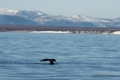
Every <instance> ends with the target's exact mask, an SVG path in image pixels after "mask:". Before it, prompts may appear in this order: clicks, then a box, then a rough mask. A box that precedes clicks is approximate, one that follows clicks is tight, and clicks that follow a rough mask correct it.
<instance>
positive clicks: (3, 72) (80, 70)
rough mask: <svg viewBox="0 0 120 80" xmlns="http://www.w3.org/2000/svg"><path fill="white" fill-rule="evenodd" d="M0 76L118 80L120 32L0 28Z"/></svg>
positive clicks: (2, 79) (13, 79) (8, 78)
mask: <svg viewBox="0 0 120 80" xmlns="http://www.w3.org/2000/svg"><path fill="white" fill-rule="evenodd" d="M45 58H54V59H56V61H57V62H56V63H55V64H54V65H50V64H49V62H47V61H46V62H40V60H41V59H45ZM0 80H120V35H102V34H54V33H52V34H51V33H49V34H48V33H17V32H13V33H12V32H11V33H10V32H0Z"/></svg>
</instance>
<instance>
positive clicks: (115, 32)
mask: <svg viewBox="0 0 120 80" xmlns="http://www.w3.org/2000/svg"><path fill="white" fill-rule="evenodd" d="M2 32H20V33H23V32H24V33H55V34H104V35H120V31H114V32H102V33H100V32H99V33H95V32H94V31H81V32H78V31H29V30H14V31H2Z"/></svg>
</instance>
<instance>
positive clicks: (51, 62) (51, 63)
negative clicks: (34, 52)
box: [40, 59, 56, 65]
mask: <svg viewBox="0 0 120 80" xmlns="http://www.w3.org/2000/svg"><path fill="white" fill-rule="evenodd" d="M42 61H49V62H50V65H53V64H54V62H56V60H55V59H42V60H40V62H42Z"/></svg>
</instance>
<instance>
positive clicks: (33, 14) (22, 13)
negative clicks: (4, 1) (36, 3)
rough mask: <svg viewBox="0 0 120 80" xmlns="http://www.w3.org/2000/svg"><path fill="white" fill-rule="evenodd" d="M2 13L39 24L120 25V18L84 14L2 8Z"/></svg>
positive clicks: (0, 13)
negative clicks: (56, 13)
mask: <svg viewBox="0 0 120 80" xmlns="http://www.w3.org/2000/svg"><path fill="white" fill-rule="evenodd" d="M0 15H9V16H18V17H21V18H24V19H26V20H29V21H33V22H35V23H37V25H48V26H77V27H112V26H114V27H120V18H116V19H103V18H91V17H87V16H82V15H73V16H69V15H67V16H65V15H49V14H46V13H43V12H41V11H27V10H10V9H0Z"/></svg>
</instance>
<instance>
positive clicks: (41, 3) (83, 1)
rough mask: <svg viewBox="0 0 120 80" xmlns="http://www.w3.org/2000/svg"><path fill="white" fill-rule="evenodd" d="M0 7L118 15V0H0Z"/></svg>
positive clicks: (107, 15) (96, 16)
mask: <svg viewBox="0 0 120 80" xmlns="http://www.w3.org/2000/svg"><path fill="white" fill-rule="evenodd" d="M0 8H7V9H13V10H32V11H34V10H37V11H41V12H44V13H47V14H52V15H83V16H89V17H94V18H116V17H120V0H0Z"/></svg>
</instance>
